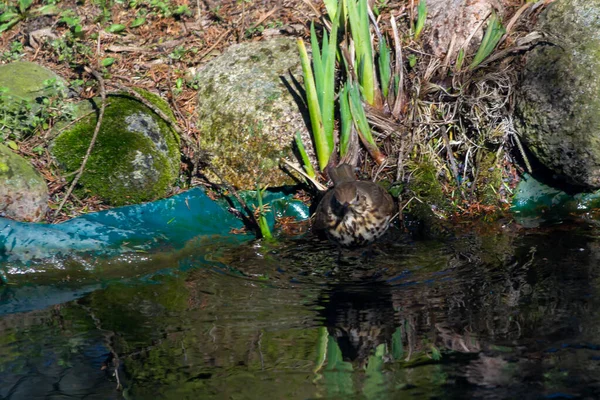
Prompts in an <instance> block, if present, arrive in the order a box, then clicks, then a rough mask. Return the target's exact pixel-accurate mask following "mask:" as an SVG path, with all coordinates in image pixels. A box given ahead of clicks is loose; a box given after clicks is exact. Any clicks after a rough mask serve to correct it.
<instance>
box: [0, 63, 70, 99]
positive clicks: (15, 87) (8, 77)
mask: <svg viewBox="0 0 600 400" xmlns="http://www.w3.org/2000/svg"><path fill="white" fill-rule="evenodd" d="M49 80H55V82H57V83H59V84H62V86H63V87H66V85H65V81H64V80H63V79H62V78H61V77H60V76H58V75H56V74H55V73H54V72H52V71H51V70H49V69H48V68H45V67H42V66H41V65H38V64H36V63H32V62H27V61H16V62H12V63H10V64H6V65H0V88H5V89H8V90H7V91H5V92H4V93H3V96H10V97H12V98H15V99H16V100H25V101H35V100H36V99H38V98H40V97H44V96H49V95H52V94H53V93H54V90H56V89H54V88H52V87H51V86H50V87H49V86H48V85H47V83H45V82H47V81H49ZM62 90H63V91H66V89H64V88H63V89H62Z"/></svg>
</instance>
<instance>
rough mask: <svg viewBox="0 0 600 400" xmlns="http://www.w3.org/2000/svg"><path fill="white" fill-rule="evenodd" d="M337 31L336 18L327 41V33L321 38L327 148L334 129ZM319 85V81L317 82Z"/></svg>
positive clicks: (322, 87)
mask: <svg viewBox="0 0 600 400" xmlns="http://www.w3.org/2000/svg"><path fill="white" fill-rule="evenodd" d="M337 32H338V20H337V19H336V20H334V21H333V24H332V26H331V36H330V37H329V41H327V40H326V39H327V35H325V36H324V39H323V57H322V62H323V81H322V82H321V84H320V86H321V90H322V92H323V98H322V103H321V115H322V117H323V131H324V133H325V138H326V140H327V145H328V146H329V149H330V150H331V151H333V148H334V142H335V141H334V129H335V115H334V113H335V62H336V54H337ZM317 85H319V82H317Z"/></svg>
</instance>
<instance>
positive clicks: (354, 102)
mask: <svg viewBox="0 0 600 400" xmlns="http://www.w3.org/2000/svg"><path fill="white" fill-rule="evenodd" d="M349 104H350V113H351V114H352V120H353V121H354V125H355V126H356V130H357V131H358V136H359V137H360V140H361V142H362V143H363V145H364V146H365V148H366V149H367V151H368V152H369V154H370V155H371V157H373V159H374V160H375V162H376V163H377V164H379V165H381V164H383V162H384V161H385V156H384V155H383V153H381V151H379V148H378V147H377V144H376V143H375V140H374V139H373V135H371V127H370V126H369V122H368V121H367V116H366V114H365V110H364V108H363V105H362V102H361V99H360V93H359V91H358V88H357V87H356V86H355V85H351V87H350V89H349Z"/></svg>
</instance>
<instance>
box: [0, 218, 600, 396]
mask: <svg viewBox="0 0 600 400" xmlns="http://www.w3.org/2000/svg"><path fill="white" fill-rule="evenodd" d="M599 233H600V231H599V229H598V228H597V227H596V226H595V224H594V223H593V222H592V221H584V220H580V221H578V222H574V223H565V224H561V225H556V226H552V227H546V228H538V229H519V228H517V227H516V226H514V225H509V226H502V225H500V224H498V225H493V226H491V225H482V226H476V227H470V228H469V229H468V233H465V234H460V235H447V237H444V238H441V239H440V238H438V239H436V240H432V239H414V238H412V237H410V236H408V235H405V234H403V233H400V232H399V231H393V232H391V234H389V235H387V236H386V237H385V239H384V240H382V241H381V242H379V243H378V244H377V245H376V246H373V247H372V248H370V249H361V250H357V251H348V250H344V251H342V252H340V251H338V249H336V248H335V247H334V246H331V245H330V244H328V243H323V242H320V241H318V240H316V239H313V238H310V237H304V238H295V239H287V240H282V241H280V242H278V243H265V242H261V241H253V242H248V243H245V244H243V245H241V246H239V245H233V244H232V245H227V244H222V243H221V244H214V245H211V243H210V241H208V242H207V241H206V240H203V241H199V242H193V241H192V242H190V244H189V245H188V246H186V248H185V249H184V250H178V251H175V250H168V249H165V250H164V251H162V252H160V253H156V254H144V255H131V256H122V257H119V258H117V259H114V260H111V261H110V262H106V263H105V264H104V265H103V266H102V267H103V268H105V270H107V271H109V272H110V271H113V270H114V274H113V275H114V276H113V278H114V279H112V280H110V281H108V282H107V281H103V282H99V281H94V280H90V279H89V277H87V278H85V279H84V278H82V277H80V276H79V275H77V271H80V270H86V268H87V267H85V263H86V260H84V259H73V260H69V262H68V263H69V265H68V266H67V267H68V268H66V269H67V270H68V271H71V272H70V273H69V275H68V276H66V275H63V276H62V277H60V278H58V276H59V275H57V277H56V278H55V279H54V278H53V279H54V280H50V282H51V283H47V282H46V283H44V285H45V286H43V290H46V291H52V293H64V295H63V297H60V296H58V297H57V296H54V295H53V297H52V298H53V299H57V298H58V299H59V300H54V302H49V303H47V304H46V303H43V302H39V301H37V300H34V299H36V298H37V297H36V296H37V295H38V294H39V291H40V290H42V289H40V288H41V287H42V285H41V284H40V285H39V286H36V285H35V284H29V285H24V284H21V283H18V282H17V283H15V284H14V285H8V286H4V287H3V288H2V289H1V291H0V313H2V314H3V315H2V316H0V399H35V398H40V399H121V398H126V399H148V398H151V399H186V398H189V399H212V398H214V399H311V398H320V399H338V398H339V399H350V398H356V399H388V398H389V399H397V398H407V399H411V398H414V399H455V398H456V399H459V398H461V399H462V398H477V399H479V398H480V399H504V398H520V399H538V398H590V399H592V398H599V397H600V373H599V372H600V335H599V333H600V332H599V331H600V318H599V310H600V307H599V305H600V304H599V303H600V293H599V292H598V287H599V283H600V282H599V272H600V269H599V268H600V267H599V263H598V260H599V259H600V240H599ZM88 269H89V268H88ZM125 269H128V270H129V271H133V272H131V274H129V275H127V276H125V275H123V277H121V278H119V274H123V271H124V270H125ZM150 271H152V274H150V273H149V272H150ZM157 271H158V272H157ZM63 272H64V271H63ZM85 276H87V275H85ZM80 278H81V279H80ZM16 299H18V301H16ZM28 299H29V301H28ZM15 304H17V305H18V306H15ZM36 304H37V306H36ZM118 387H119V388H118Z"/></svg>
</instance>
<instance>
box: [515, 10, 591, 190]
mask: <svg viewBox="0 0 600 400" xmlns="http://www.w3.org/2000/svg"><path fill="white" fill-rule="evenodd" d="M536 30H539V31H543V32H546V33H548V34H549V35H550V37H554V38H556V39H555V45H547V46H543V47H542V46H540V47H537V48H535V49H534V50H533V51H531V52H530V53H529V54H528V55H527V61H526V67H525V71H524V75H523V81H522V86H521V89H520V93H519V97H518V101H517V115H518V117H519V121H518V122H519V126H518V128H519V132H520V133H521V135H522V136H523V138H524V139H525V142H526V144H527V145H528V147H529V149H530V150H531V151H532V152H533V154H534V155H535V156H536V157H537V158H538V159H539V160H540V161H541V162H542V163H543V164H544V165H545V166H546V167H548V168H549V169H550V170H552V171H553V172H554V173H555V174H556V176H557V177H558V178H560V179H562V180H564V181H566V182H567V183H570V184H573V185H578V186H581V187H584V188H600V113H599V112H598V110H599V109H600V96H599V95H598V93H600V76H599V75H598V74H597V71H598V70H599V69H600V37H599V36H598V32H599V31H600V0H568V1H567V0H559V1H556V2H554V3H552V4H551V5H550V6H549V7H548V8H547V9H546V11H545V12H544V13H543V14H542V15H541V16H540V19H539V22H538V24H537V26H536Z"/></svg>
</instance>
